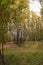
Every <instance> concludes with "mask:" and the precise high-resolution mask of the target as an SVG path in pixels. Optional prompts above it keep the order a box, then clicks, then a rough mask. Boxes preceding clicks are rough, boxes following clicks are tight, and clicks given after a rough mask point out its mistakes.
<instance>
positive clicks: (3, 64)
mask: <svg viewBox="0 0 43 65" xmlns="http://www.w3.org/2000/svg"><path fill="white" fill-rule="evenodd" d="M2 65H5V62H4V44H3V43H2Z"/></svg>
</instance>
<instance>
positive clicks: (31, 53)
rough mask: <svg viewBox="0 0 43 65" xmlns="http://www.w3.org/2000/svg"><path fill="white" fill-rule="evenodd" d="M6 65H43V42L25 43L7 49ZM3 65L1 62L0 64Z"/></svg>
mask: <svg viewBox="0 0 43 65" xmlns="http://www.w3.org/2000/svg"><path fill="white" fill-rule="evenodd" d="M5 63H6V64H5V65H43V42H41V41H40V42H39V41H38V42H37V41H36V42H34V41H32V42H30V41H29V42H28V41H27V42H25V44H24V45H23V46H22V47H18V46H16V45H15V44H14V45H13V46H11V47H8V48H5ZM0 65H1V62H0Z"/></svg>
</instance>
